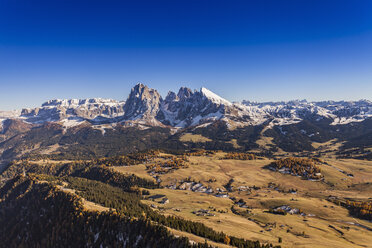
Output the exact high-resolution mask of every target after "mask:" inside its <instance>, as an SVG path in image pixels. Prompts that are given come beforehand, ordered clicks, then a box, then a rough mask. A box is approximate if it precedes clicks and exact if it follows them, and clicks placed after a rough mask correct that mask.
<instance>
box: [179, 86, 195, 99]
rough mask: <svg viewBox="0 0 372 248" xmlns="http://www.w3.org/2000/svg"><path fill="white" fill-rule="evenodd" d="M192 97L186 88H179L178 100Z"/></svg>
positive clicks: (190, 91) (191, 93) (189, 90)
mask: <svg viewBox="0 0 372 248" xmlns="http://www.w3.org/2000/svg"><path fill="white" fill-rule="evenodd" d="M192 95H193V92H192V90H191V89H189V88H187V87H181V88H180V89H179V91H178V94H177V96H178V98H179V99H181V100H183V99H186V98H190V97H191V96H192Z"/></svg>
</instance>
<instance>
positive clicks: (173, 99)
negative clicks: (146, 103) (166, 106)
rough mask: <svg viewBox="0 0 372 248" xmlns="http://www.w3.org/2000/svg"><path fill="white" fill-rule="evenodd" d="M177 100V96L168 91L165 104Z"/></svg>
mask: <svg viewBox="0 0 372 248" xmlns="http://www.w3.org/2000/svg"><path fill="white" fill-rule="evenodd" d="M178 100H179V98H178V96H177V95H176V93H174V92H173V91H169V92H168V94H167V97H166V98H165V102H172V101H178Z"/></svg>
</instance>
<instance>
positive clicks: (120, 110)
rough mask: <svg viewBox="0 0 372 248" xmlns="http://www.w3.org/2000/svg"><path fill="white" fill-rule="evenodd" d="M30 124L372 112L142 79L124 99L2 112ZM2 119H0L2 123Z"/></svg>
mask: <svg viewBox="0 0 372 248" xmlns="http://www.w3.org/2000/svg"><path fill="white" fill-rule="evenodd" d="M10 117H11V118H16V119H21V120H23V121H26V122H28V123H33V124H43V123H46V122H58V123H62V124H63V125H64V126H65V127H72V126H76V125H80V124H81V123H82V122H89V123H91V124H92V125H103V124H113V123H121V124H124V125H134V124H140V125H149V126H169V127H177V128H186V127H190V126H198V125H204V124H206V125H207V124H208V123H211V122H213V121H216V120H222V121H224V122H225V123H226V124H227V125H228V126H229V127H236V126H247V125H261V124H264V123H265V124H268V125H269V127H272V126H281V125H289V124H295V123H299V122H301V121H303V120H308V121H311V122H326V123H327V124H331V125H342V124H348V123H352V122H361V121H363V120H365V119H369V118H372V102H371V101H368V100H361V101H355V102H346V101H340V102H334V101H325V102H307V101H305V100H303V101H289V102H266V103H255V102H249V101H243V102H242V103H231V102H229V101H227V100H225V99H223V98H222V97H220V96H218V95H216V94H215V93H213V92H211V91H210V90H208V89H206V88H201V89H200V90H199V91H197V90H194V91H192V90H191V89H189V88H186V87H181V88H180V89H179V91H178V93H177V94H176V93H175V92H169V93H168V95H167V96H166V97H165V99H163V98H162V97H161V95H160V94H159V93H158V91H156V90H155V89H151V88H149V87H147V86H145V85H143V84H141V83H139V84H137V85H136V86H135V87H133V88H132V90H131V92H130V94H129V97H128V99H127V100H126V101H115V100H111V99H100V98H93V99H83V100H78V99H71V100H50V101H47V102H45V103H44V104H42V106H41V107H38V108H34V109H23V110H22V112H21V113H19V112H0V124H2V123H3V122H4V120H6V119H8V118H10ZM1 126H2V125H0V127H1Z"/></svg>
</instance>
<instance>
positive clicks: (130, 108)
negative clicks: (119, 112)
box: [124, 84, 162, 124]
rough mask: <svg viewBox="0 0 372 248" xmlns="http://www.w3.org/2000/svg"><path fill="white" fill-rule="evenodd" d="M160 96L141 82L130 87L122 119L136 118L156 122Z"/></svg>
mask: <svg viewBox="0 0 372 248" xmlns="http://www.w3.org/2000/svg"><path fill="white" fill-rule="evenodd" d="M161 101H162V98H161V96H160V94H159V93H158V92H157V91H156V90H154V89H149V88H148V87H147V86H145V85H143V84H137V85H136V86H135V87H134V88H132V90H131V92H130V94H129V97H128V100H127V101H126V104H125V105H124V113H125V114H124V120H128V121H131V120H137V121H144V122H146V123H154V124H155V123H156V122H157V120H156V119H155V117H156V116H157V114H158V113H159V108H160V103H161Z"/></svg>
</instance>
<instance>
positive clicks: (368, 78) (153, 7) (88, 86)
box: [0, 0, 372, 110]
mask: <svg viewBox="0 0 372 248" xmlns="http://www.w3.org/2000/svg"><path fill="white" fill-rule="evenodd" d="M137 82H143V83H145V84H147V85H149V86H150V87H152V88H156V89H158V90H159V91H160V93H161V94H162V95H163V96H165V95H166V93H167V91H168V90H173V91H177V90H178V88H179V87H180V86H188V87H190V88H193V89H199V88H200V87H202V86H204V87H206V88H209V89H210V90H212V91H214V92H215V93H217V94H219V95H221V96H223V97H224V98H226V99H228V100H231V101H240V100H243V99H246V100H253V101H271V100H272V101H276V100H291V99H308V100H325V99H333V100H340V99H345V100H355V99H370V100H371V98H372V1H370V0H365V1H363V0H350V1H344V0H319V1H318V0H292V1H286V0H280V1H279V0H272V1H270V0H256V1H250V0H245V1H234V0H226V1H218V0H210V1H209V0H198V1H194V0H185V1H183V0H172V1H161V0H156V1H154V0H152V1H140V0H135V1H124V0H121V1H114V0H106V1H103V0H101V1H95V0H86V1H81V0H46V1H38V0H33V1H26V0H0V109H1V110H9V109H16V108H22V107H34V106H38V105H40V104H41V103H42V102H44V101H46V100H48V99H54V98H90V97H104V98H114V99H117V100H124V99H126V98H127V96H128V94H129V92H130V88H131V87H132V86H133V85H135V84H136V83H137Z"/></svg>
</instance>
